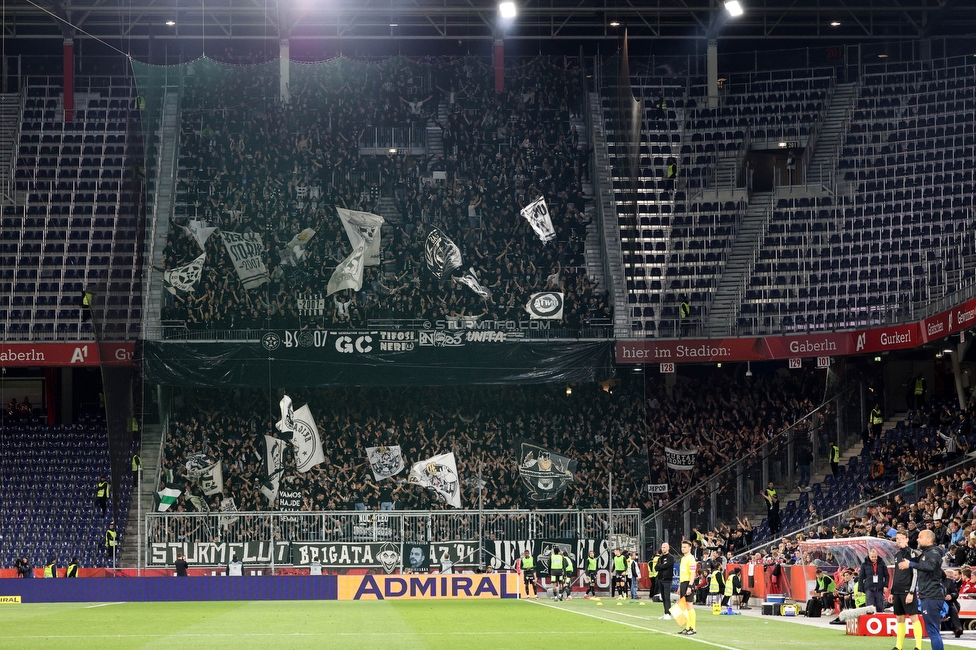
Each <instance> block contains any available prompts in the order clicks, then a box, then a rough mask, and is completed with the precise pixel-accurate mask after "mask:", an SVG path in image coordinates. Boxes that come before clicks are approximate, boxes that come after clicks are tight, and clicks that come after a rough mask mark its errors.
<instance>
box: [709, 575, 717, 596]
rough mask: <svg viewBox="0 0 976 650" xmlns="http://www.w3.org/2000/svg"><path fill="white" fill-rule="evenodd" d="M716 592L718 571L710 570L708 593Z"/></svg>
mask: <svg viewBox="0 0 976 650" xmlns="http://www.w3.org/2000/svg"><path fill="white" fill-rule="evenodd" d="M718 592H719V589H718V571H712V576H711V577H710V578H709V579H708V593H710V594H717V593H718Z"/></svg>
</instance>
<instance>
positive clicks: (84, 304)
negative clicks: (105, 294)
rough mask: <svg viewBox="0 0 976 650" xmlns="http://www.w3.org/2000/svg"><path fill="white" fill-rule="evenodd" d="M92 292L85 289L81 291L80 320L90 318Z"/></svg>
mask: <svg viewBox="0 0 976 650" xmlns="http://www.w3.org/2000/svg"><path fill="white" fill-rule="evenodd" d="M93 297H94V296H92V294H90V293H88V292H87V291H82V292H81V320H82V322H84V321H87V320H91V306H92V298H93Z"/></svg>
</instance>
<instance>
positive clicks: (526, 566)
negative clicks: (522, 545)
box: [519, 551, 539, 598]
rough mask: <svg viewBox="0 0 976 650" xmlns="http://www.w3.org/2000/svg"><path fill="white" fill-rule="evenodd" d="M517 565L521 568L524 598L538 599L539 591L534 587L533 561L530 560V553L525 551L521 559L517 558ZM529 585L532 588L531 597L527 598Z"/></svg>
mask: <svg viewBox="0 0 976 650" xmlns="http://www.w3.org/2000/svg"><path fill="white" fill-rule="evenodd" d="M519 563H520V564H521V568H522V581H523V582H524V583H525V597H526V598H538V597H539V590H538V589H537V588H536V586H535V560H534V559H532V553H530V552H529V551H526V552H525V554H524V555H522V557H521V558H519ZM529 585H531V586H532V595H531V596H529Z"/></svg>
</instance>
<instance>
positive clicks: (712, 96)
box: [705, 38, 718, 108]
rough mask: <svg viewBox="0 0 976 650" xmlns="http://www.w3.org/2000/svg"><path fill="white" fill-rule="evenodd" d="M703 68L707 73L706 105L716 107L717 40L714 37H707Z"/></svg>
mask: <svg viewBox="0 0 976 650" xmlns="http://www.w3.org/2000/svg"><path fill="white" fill-rule="evenodd" d="M705 68H706V74H707V75H708V107H709V108H718V41H717V40H715V39H714V38H710V39H708V50H706V52H705Z"/></svg>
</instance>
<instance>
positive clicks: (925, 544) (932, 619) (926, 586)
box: [898, 530, 945, 650]
mask: <svg viewBox="0 0 976 650" xmlns="http://www.w3.org/2000/svg"><path fill="white" fill-rule="evenodd" d="M918 548H919V550H920V551H922V557H920V558H918V559H917V560H915V561H911V560H907V559H906V560H902V561H901V562H899V563H898V568H899V569H917V570H918V598H919V601H920V602H919V604H920V605H921V609H922V619H923V620H924V621H925V631H926V632H928V635H929V642H930V643H931V644H932V650H944V649H945V646H944V645H943V644H942V634H941V633H940V632H939V628H940V627H941V625H942V603H944V602H945V590H944V589H943V587H942V576H943V573H942V549H941V548H939V547H938V546H936V545H935V534H934V533H933V532H932V531H931V530H923V531H922V532H920V533H919V534H918Z"/></svg>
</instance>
